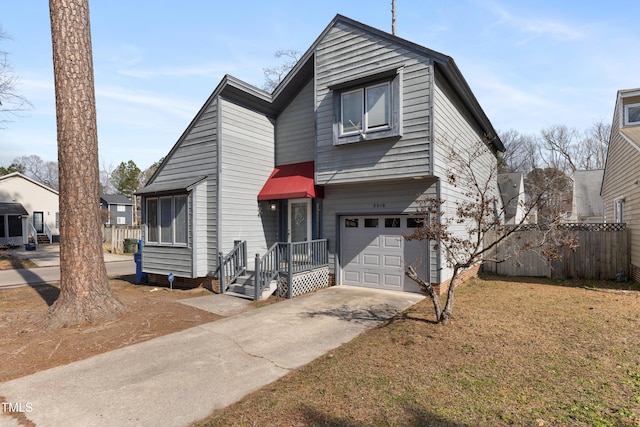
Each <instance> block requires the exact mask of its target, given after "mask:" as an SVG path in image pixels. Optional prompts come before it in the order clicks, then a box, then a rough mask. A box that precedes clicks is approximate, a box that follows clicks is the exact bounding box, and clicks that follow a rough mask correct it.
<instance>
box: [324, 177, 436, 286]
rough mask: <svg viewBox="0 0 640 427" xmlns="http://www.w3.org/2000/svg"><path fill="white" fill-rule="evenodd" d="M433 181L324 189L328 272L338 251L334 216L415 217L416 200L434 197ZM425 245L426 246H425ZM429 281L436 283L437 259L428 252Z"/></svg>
mask: <svg viewBox="0 0 640 427" xmlns="http://www.w3.org/2000/svg"><path fill="white" fill-rule="evenodd" d="M436 194H437V190H436V180H435V179H420V180H414V179H412V180H394V181H386V182H379V183H376V185H367V184H366V183H365V184H344V185H332V186H328V187H325V198H324V200H323V202H322V238H324V239H329V263H330V271H334V269H335V255H336V253H337V251H338V250H339V248H337V245H336V242H338V241H339V236H338V230H339V227H338V225H339V224H338V223H337V221H338V220H339V219H338V215H384V214H407V215H411V214H415V213H416V210H417V208H418V204H417V203H416V200H417V199H418V198H419V197H420V196H428V197H436ZM425 245H426V242H425ZM431 254H432V256H431V260H430V263H431V266H430V271H431V275H432V277H431V281H432V282H434V283H437V279H438V276H437V274H438V272H437V267H438V259H437V255H436V254H435V251H431Z"/></svg>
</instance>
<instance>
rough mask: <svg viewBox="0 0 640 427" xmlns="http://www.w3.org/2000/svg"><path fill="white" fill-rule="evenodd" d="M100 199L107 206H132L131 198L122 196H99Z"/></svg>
mask: <svg viewBox="0 0 640 427" xmlns="http://www.w3.org/2000/svg"><path fill="white" fill-rule="evenodd" d="M100 198H101V199H102V200H104V201H105V202H106V203H107V204H109V205H133V201H132V200H131V198H130V197H128V196H125V195H124V194H101V195H100Z"/></svg>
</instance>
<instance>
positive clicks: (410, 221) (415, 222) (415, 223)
mask: <svg viewBox="0 0 640 427" xmlns="http://www.w3.org/2000/svg"><path fill="white" fill-rule="evenodd" d="M419 227H422V220H421V219H420V218H407V228H419Z"/></svg>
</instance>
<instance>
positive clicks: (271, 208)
mask: <svg viewBox="0 0 640 427" xmlns="http://www.w3.org/2000/svg"><path fill="white" fill-rule="evenodd" d="M277 208H278V205H277V204H276V202H275V201H273V202H270V203H269V209H270V210H271V212H275V211H276V209H277Z"/></svg>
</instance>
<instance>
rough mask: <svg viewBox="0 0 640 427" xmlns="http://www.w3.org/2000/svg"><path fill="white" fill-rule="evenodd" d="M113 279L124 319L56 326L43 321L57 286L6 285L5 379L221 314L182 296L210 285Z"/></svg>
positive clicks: (1, 310) (0, 332)
mask: <svg viewBox="0 0 640 427" xmlns="http://www.w3.org/2000/svg"><path fill="white" fill-rule="evenodd" d="M5 261H6V260H5ZM14 268H15V267H14ZM110 285H111V288H112V289H113V290H114V292H115V293H116V295H117V296H118V298H120V301H122V302H123V303H124V304H125V306H126V307H127V308H128V310H129V311H128V312H127V313H125V314H124V315H123V316H122V317H121V318H120V319H118V320H117V321H114V322H109V323H103V324H97V325H89V326H81V327H72V328H64V329H59V330H56V331H55V332H47V331H45V330H44V329H43V328H42V327H40V326H39V322H40V321H41V320H42V317H43V316H44V314H45V313H46V312H47V309H48V307H49V305H51V304H52V303H53V301H55V299H56V298H57V297H58V294H59V289H58V288H57V287H56V286H53V285H43V286H34V287H30V286H24V287H20V288H13V289H3V290H0V360H2V363H1V364H0V382H2V381H7V380H10V379H14V378H18V377H22V376H24V375H29V374H32V373H34V372H38V371H41V370H44V369H48V368H51V367H54V366H58V365H64V364H67V363H71V362H74V361H77V360H82V359H86V358H87V357H90V356H94V355H96V354H100V353H104V352H107V351H110V350H115V349H117V348H121V347H126V346H129V345H131V344H136V343H140V342H143V341H147V340H150V339H152V338H156V337H159V336H162V335H166V334H170V333H173V332H178V331H181V330H184V329H187V328H190V327H193V326H197V325H200V324H203V323H206V322H211V321H214V320H217V319H220V318H221V316H218V315H216V314H213V313H209V312H205V311H202V310H199V309H196V308H193V307H189V306H187V305H184V304H180V303H178V302H176V301H177V300H179V299H183V298H191V297H197V296H203V295H209V294H211V292H210V291H208V290H206V289H202V288H198V289H190V290H179V289H174V290H173V291H169V290H168V289H166V288H156V287H155V286H145V285H135V284H133V283H131V282H129V281H126V280H121V279H116V280H110Z"/></svg>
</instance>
